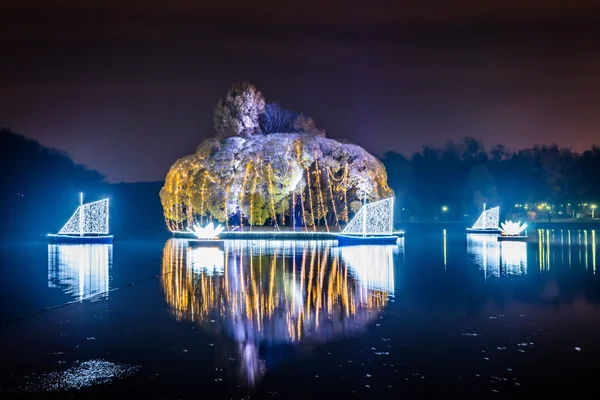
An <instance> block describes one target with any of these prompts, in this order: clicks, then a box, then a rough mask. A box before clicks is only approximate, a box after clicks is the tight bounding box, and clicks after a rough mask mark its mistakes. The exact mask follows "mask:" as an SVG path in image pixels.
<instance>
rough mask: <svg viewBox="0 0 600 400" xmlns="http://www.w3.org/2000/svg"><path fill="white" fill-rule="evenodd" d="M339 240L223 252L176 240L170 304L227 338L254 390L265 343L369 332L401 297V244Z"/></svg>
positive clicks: (167, 268)
mask: <svg viewBox="0 0 600 400" xmlns="http://www.w3.org/2000/svg"><path fill="white" fill-rule="evenodd" d="M334 243H335V242H317V241H311V242H291V241H290V242H280V243H273V241H253V242H245V241H229V242H226V243H225V248H224V251H221V250H218V249H217V248H195V249H192V248H189V247H187V242H186V241H185V240H182V239H170V240H169V241H167V243H166V245H165V248H164V251H163V267H162V268H163V275H162V286H163V290H164V293H165V298H166V301H167V303H168V305H169V307H170V309H171V311H172V312H173V313H174V315H175V317H176V318H177V319H187V320H192V321H196V322H198V323H199V324H200V325H201V326H203V327H205V328H207V329H210V330H213V331H214V332H219V333H220V332H224V333H226V335H227V337H228V338H229V339H230V340H232V341H233V342H234V343H235V345H234V346H235V349H234V350H232V351H234V352H235V353H236V354H235V356H233V357H234V358H235V359H237V360H238V362H237V367H238V368H239V369H240V370H239V373H240V374H241V375H242V376H243V377H244V379H245V381H246V383H247V384H249V385H252V384H253V383H254V382H255V381H256V380H257V379H259V378H260V376H261V374H262V370H263V362H261V361H260V358H259V346H260V345H261V344H264V343H270V344H271V345H277V344H286V343H287V344H300V343H306V342H310V341H325V340H328V339H331V338H333V337H336V336H340V335H346V334H348V333H352V332H355V331H362V330H363V329H364V328H365V326H366V324H368V323H369V322H370V321H372V320H373V319H374V318H376V316H377V315H378V314H379V311H380V310H381V309H382V308H383V307H384V306H385V305H386V304H387V302H388V299H389V297H390V296H392V295H393V293H394V273H393V272H394V271H393V252H394V248H395V246H356V247H345V248H337V247H334V246H333V245H334ZM230 357H231V355H230Z"/></svg>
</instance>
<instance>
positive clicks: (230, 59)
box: [0, 0, 600, 182]
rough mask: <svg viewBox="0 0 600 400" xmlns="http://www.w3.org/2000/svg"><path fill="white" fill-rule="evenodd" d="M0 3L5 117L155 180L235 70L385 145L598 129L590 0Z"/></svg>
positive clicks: (531, 140) (599, 31)
mask: <svg viewBox="0 0 600 400" xmlns="http://www.w3.org/2000/svg"><path fill="white" fill-rule="evenodd" d="M189 3H192V2H184V1H180V0H169V1H154V0H149V1H144V2H139V4H136V3H134V2H131V1H126V0H120V1H113V0H105V1H97V0H92V1H88V0H86V1H81V0H64V1H51V0H47V1H38V2H34V1H10V0H9V1H8V2H7V1H4V2H1V3H0V17H1V23H0V57H1V62H0V126H5V127H9V128H11V129H12V130H14V131H16V132H19V133H22V134H24V135H26V136H28V137H31V138H34V139H37V140H39V141H40V142H41V143H42V144H44V145H48V146H53V147H56V148H59V149H61V150H65V151H67V152H68V153H69V154H70V155H71V156H72V158H73V159H74V160H75V161H76V162H80V163H84V164H86V165H88V166H89V167H91V168H95V169H97V170H98V171H100V172H102V173H104V174H105V175H106V176H107V178H108V180H109V181H111V182H119V181H140V180H146V181H147V180H160V179H164V176H165V175H166V173H167V171H168V169H169V167H170V165H171V164H172V163H173V162H174V161H175V160H176V159H177V158H179V157H181V156H184V155H186V154H189V153H191V152H193V150H194V149H195V147H196V146H197V145H198V144H199V143H200V142H201V141H202V140H203V139H204V138H207V137H210V136H214V133H213V128H212V113H213V108H214V105H215V104H216V102H217V100H218V98H219V97H223V96H224V95H225V94H226V92H227V89H228V88H229V86H230V85H231V84H232V83H234V82H238V81H249V82H251V83H253V84H255V85H256V86H257V87H258V88H259V89H260V90H261V91H262V93H263V95H264V96H265V98H266V99H267V101H277V102H279V103H280V104H281V105H283V106H285V107H287V108H291V109H294V110H296V111H300V112H303V113H304V114H306V115H310V116H312V117H313V118H314V119H315V121H316V123H317V126H319V127H322V128H324V129H325V130H326V131H327V135H328V136H330V137H333V138H345V139H348V140H350V141H352V142H355V143H357V144H359V145H361V146H363V147H365V148H366V149H367V150H369V151H371V152H373V153H375V154H377V155H382V154H383V152H384V151H386V150H396V151H400V152H402V153H404V154H407V155H409V154H411V153H412V152H414V151H417V150H419V149H420V148H421V146H422V145H423V144H432V145H438V146H441V145H443V143H444V142H445V141H446V140H448V139H454V140H458V139H460V138H461V137H463V136H474V137H476V138H479V139H481V140H482V141H483V142H484V143H485V144H486V145H491V144H494V143H504V144H506V145H507V146H508V147H509V148H510V149H513V150H514V149H518V148H522V147H527V146H531V145H533V144H536V143H552V142H556V143H557V144H559V145H560V146H567V147H572V148H573V149H574V150H576V151H582V150H584V149H585V148H587V147H589V146H590V145H591V144H593V143H600V3H599V2H598V1H592V0H589V1H588V0H582V1H559V0H548V1H532V0H503V1H501V0H489V1H482V0H470V1H449V0H445V1H444V0H441V1H432V0H421V1H401V0H399V1H393V2H391V1H390V2H384V1H374V0H369V1H356V2H354V1H336V2H329V3H326V2H325V1H313V0H310V1H298V2H296V3H291V2H289V3H288V2H283V1H271V0H269V1H262V2H258V1H256V2H250V1H213V2H211V3H209V4H200V3H202V2H194V3H198V4H189Z"/></svg>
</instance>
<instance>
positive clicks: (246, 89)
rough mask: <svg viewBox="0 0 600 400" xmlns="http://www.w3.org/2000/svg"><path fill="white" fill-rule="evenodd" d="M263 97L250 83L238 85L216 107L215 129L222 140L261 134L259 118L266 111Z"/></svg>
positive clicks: (230, 89) (232, 87)
mask: <svg viewBox="0 0 600 400" xmlns="http://www.w3.org/2000/svg"><path fill="white" fill-rule="evenodd" d="M264 108H265V99H264V97H263V95H262V94H261V93H260V92H259V91H258V90H257V89H256V87H254V85H251V84H250V83H248V82H244V83H238V84H235V85H233V86H231V88H229V92H227V97H225V100H223V99H220V100H219V102H218V103H217V106H216V107H215V113H214V119H213V120H214V127H215V130H216V131H217V135H218V136H219V137H220V138H226V137H231V136H249V135H253V134H256V133H260V125H259V121H258V116H259V115H260V114H261V113H262V112H263V111H264Z"/></svg>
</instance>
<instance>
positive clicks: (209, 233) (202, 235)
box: [188, 222, 223, 239]
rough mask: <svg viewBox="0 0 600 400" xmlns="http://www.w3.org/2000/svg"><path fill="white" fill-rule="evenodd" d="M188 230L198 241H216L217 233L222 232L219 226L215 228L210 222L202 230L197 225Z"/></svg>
mask: <svg viewBox="0 0 600 400" xmlns="http://www.w3.org/2000/svg"><path fill="white" fill-rule="evenodd" d="M188 230H189V231H190V232H192V233H193V234H194V235H196V237H197V238H198V239H216V238H217V237H218V236H219V233H221V232H223V227H222V226H221V225H219V226H217V227H216V228H215V225H214V224H213V223H212V222H211V223H210V224H208V225H206V226H205V227H204V228H203V227H201V226H200V225H198V224H194V228H193V229H191V228H188Z"/></svg>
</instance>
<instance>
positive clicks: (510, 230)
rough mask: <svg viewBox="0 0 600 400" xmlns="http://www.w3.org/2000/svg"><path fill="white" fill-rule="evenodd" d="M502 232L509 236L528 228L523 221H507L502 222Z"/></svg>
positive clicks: (518, 233)
mask: <svg viewBox="0 0 600 400" xmlns="http://www.w3.org/2000/svg"><path fill="white" fill-rule="evenodd" d="M500 226H501V229H502V232H504V233H506V234H507V235H509V236H518V235H520V234H521V232H523V231H524V230H525V228H527V224H523V225H521V222H520V221H519V222H513V221H505V222H503V223H502V224H500Z"/></svg>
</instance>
